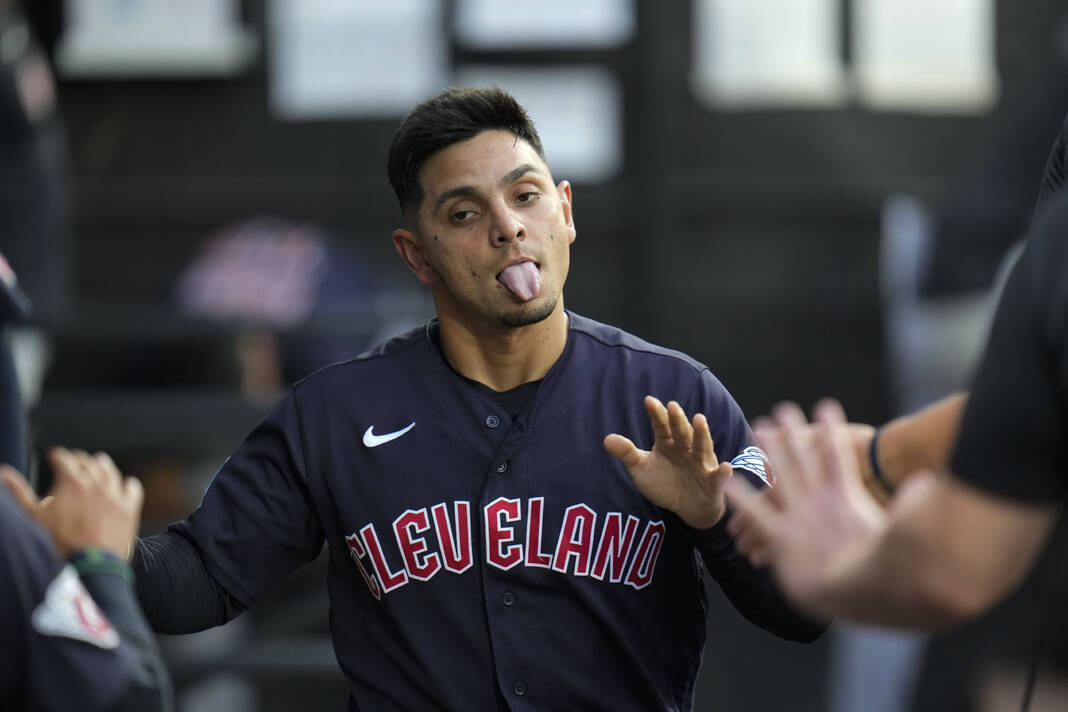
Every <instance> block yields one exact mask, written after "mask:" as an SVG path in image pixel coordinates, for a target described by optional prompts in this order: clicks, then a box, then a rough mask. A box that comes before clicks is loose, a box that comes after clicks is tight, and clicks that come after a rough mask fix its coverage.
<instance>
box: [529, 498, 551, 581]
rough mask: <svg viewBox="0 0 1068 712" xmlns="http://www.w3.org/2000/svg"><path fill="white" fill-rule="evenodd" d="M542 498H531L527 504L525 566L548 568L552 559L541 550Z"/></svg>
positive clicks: (543, 500)
mask: <svg viewBox="0 0 1068 712" xmlns="http://www.w3.org/2000/svg"><path fill="white" fill-rule="evenodd" d="M544 504H545V498H544V497H532V498H531V499H530V501H529V502H527V561H526V564H527V566H538V567H541V568H543V569H547V568H549V564H550V563H552V560H553V557H551V556H549V555H548V554H546V553H545V552H543V551H542V550H541V508H542V505H544Z"/></svg>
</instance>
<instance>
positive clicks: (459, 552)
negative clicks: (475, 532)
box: [430, 502, 475, 574]
mask: <svg viewBox="0 0 1068 712" xmlns="http://www.w3.org/2000/svg"><path fill="white" fill-rule="evenodd" d="M453 510H454V512H455V518H456V538H455V539H454V538H453V536H452V535H453V529H452V527H451V526H450V525H449V508H448V507H447V506H446V505H445V503H444V502H442V503H441V504H435V505H434V506H433V507H431V508H430V511H431V512H433V513H434V524H435V526H436V528H437V531H438V545H439V547H440V548H441V558H442V559H444V560H445V568H446V569H448V570H449V571H451V572H453V573H454V574H462V573H463V572H464V571H467V570H468V569H469V568H471V565H472V564H473V563H474V558H475V557H474V555H473V554H472V552H471V504H470V502H454V503H453Z"/></svg>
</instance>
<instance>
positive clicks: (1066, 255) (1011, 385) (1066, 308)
mask: <svg viewBox="0 0 1068 712" xmlns="http://www.w3.org/2000/svg"><path fill="white" fill-rule="evenodd" d="M1066 235H1068V203H1066V202H1065V201H1064V200H1061V201H1059V202H1057V203H1056V204H1055V206H1054V207H1053V208H1052V210H1051V212H1049V213H1046V214H1045V215H1044V216H1043V217H1041V218H1040V219H1039V220H1037V221H1036V223H1035V227H1034V230H1033V232H1032V235H1031V237H1030V238H1029V242H1028V245H1027V248H1026V249H1025V250H1024V253H1023V255H1022V256H1021V257H1020V260H1019V261H1018V262H1017V264H1016V266H1015V268H1014V269H1013V272H1012V274H1011V275H1010V277H1009V279H1008V281H1007V283H1006V285H1005V289H1004V291H1003V293H1002V296H1001V301H1000V302H999V305H998V309H997V313H996V315H995V317H994V322H993V326H992V327H991V332H990V337H989V341H988V343H987V348H986V351H985V352H984V355H983V357H982V360H981V363H980V366H979V370H978V371H977V373H976V377H975V380H974V383H973V386H972V391H971V395H970V397H969V399H968V404H967V407H966V408H965V412H964V417H963V421H962V423H961V429H960V434H959V436H958V438H957V443H956V446H955V449H954V453H953V456H952V459H951V461H950V466H951V469H952V470H953V472H954V474H955V475H956V476H957V477H958V478H960V479H962V480H963V481H965V482H968V483H970V484H972V485H975V486H977V487H979V488H981V489H984V490H986V491H989V492H991V493H994V494H997V495H1001V496H1006V497H1010V498H1013V499H1018V500H1023V501H1032V502H1041V501H1049V500H1057V499H1061V498H1063V497H1064V495H1065V492H1066V489H1068V488H1066V486H1065V484H1066V483H1065V474H1064V473H1065V472H1066V465H1068V458H1066V452H1065V437H1066V435H1068V433H1066V428H1065V425H1066V423H1065V406H1066V405H1068V404H1066V401H1065V397H1066V391H1065V385H1066V384H1065V369H1066V365H1068V364H1066V358H1065V355H1066V354H1065V345H1066V341H1068V320H1066V319H1068V280H1064V279H1063V278H1062V275H1063V274H1064V271H1065V269H1066V268H1068V239H1066Z"/></svg>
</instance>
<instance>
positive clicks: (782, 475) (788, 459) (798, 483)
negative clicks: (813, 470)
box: [753, 423, 806, 502]
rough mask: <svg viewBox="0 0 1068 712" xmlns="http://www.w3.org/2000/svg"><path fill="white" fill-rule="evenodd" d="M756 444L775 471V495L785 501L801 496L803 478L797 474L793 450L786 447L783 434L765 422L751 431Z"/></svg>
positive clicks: (780, 429) (798, 466)
mask: <svg viewBox="0 0 1068 712" xmlns="http://www.w3.org/2000/svg"><path fill="white" fill-rule="evenodd" d="M753 436H754V437H755V438H756V441H757V445H758V446H759V447H760V449H761V450H763V451H764V454H765V455H767V456H768V462H769V464H770V465H771V468H772V471H773V472H774V473H775V487H773V488H772V489H773V490H775V491H776V495H775V496H776V497H777V498H780V499H781V500H782V501H784V502H786V501H789V500H791V499H792V498H794V497H800V496H803V493H804V491H805V489H806V486H805V480H804V478H803V477H802V476H801V475H800V474H798V470H799V468H800V465H799V464H798V463H797V461H796V460H795V458H794V456H793V452H792V451H791V450H790V449H789V448H788V447H786V442H785V439H784V438H785V434H784V432H783V429H782V428H780V427H778V426H772V427H769V426H768V425H767V424H766V423H765V424H763V425H762V426H761V427H758V428H756V429H755V430H754V431H753Z"/></svg>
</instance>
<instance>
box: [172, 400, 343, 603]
mask: <svg viewBox="0 0 1068 712" xmlns="http://www.w3.org/2000/svg"><path fill="white" fill-rule="evenodd" d="M297 398H298V395H297V391H296V390H295V389H294V390H293V391H290V393H289V394H288V395H287V396H286V397H285V398H283V399H282V401H281V402H279V403H278V405H276V406H275V408H274V409H273V410H272V411H271V413H270V414H269V415H268V416H267V418H266V419H265V420H264V421H263V422H262V423H261V424H260V425H259V426H257V427H256V429H255V430H253V431H252V433H251V434H250V435H249V436H248V437H247V438H246V439H245V441H244V442H243V443H242V444H241V445H240V447H238V449H237V450H236V451H235V452H234V454H233V455H231V456H230V457H229V458H228V459H227V461H226V462H225V463H224V464H223V466H222V467H221V468H220V469H219V471H218V472H217V473H216V475H215V478H214V480H212V483H211V485H210V486H209V487H208V490H207V492H205V493H204V499H203V500H202V501H201V503H200V506H199V507H197V509H196V510H195V511H194V512H193V513H192V514H191V515H190V516H189V517H188V519H186V520H185V521H182V522H178V523H176V524H172V525H171V530H172V531H175V532H178V533H179V534H182V535H184V536H186V537H187V538H188V539H189V540H190V541H191V542H192V543H193V545H194V546H195V547H196V549H197V551H198V553H199V554H200V557H201V559H202V560H203V562H204V566H205V567H206V568H207V570H208V573H209V574H210V575H211V577H212V578H213V579H215V581H217V582H218V583H219V584H220V585H221V586H222V587H223V588H224V589H226V591H227V592H229V593H230V595H232V596H233V597H234V599H236V600H237V601H238V602H239V603H240V604H241V605H243V606H245V607H246V608H248V607H251V606H252V605H253V604H254V603H255V602H256V601H257V600H258V599H259V598H260V597H261V596H263V594H264V593H266V592H267V591H268V590H269V589H270V588H271V587H272V586H273V585H274V584H275V583H277V582H278V581H280V580H281V579H282V578H284V577H285V576H286V575H287V574H289V573H290V572H291V571H292V570H293V569H295V568H297V567H298V566H301V565H303V564H306V563H308V562H309V561H311V560H312V559H314V558H315V556H316V555H317V554H318V553H319V551H320V550H321V549H322V546H323V541H324V534H323V529H322V525H321V523H320V520H319V517H318V514H317V512H316V510H315V507H314V505H313V503H312V498H311V493H310V490H309V485H308V473H307V471H306V468H305V457H304V437H303V434H302V432H301V418H300V410H299V406H298V403H297Z"/></svg>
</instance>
